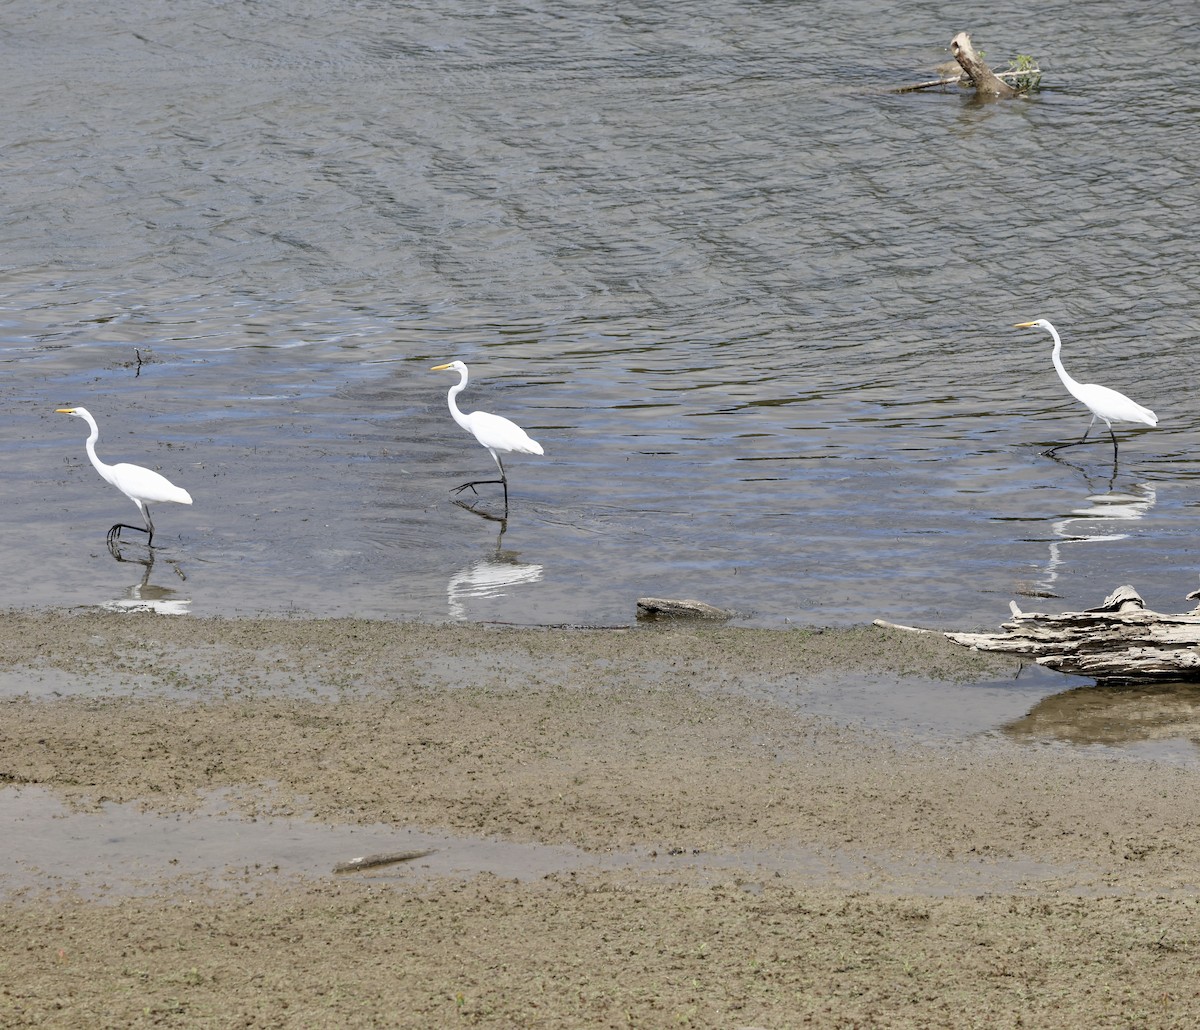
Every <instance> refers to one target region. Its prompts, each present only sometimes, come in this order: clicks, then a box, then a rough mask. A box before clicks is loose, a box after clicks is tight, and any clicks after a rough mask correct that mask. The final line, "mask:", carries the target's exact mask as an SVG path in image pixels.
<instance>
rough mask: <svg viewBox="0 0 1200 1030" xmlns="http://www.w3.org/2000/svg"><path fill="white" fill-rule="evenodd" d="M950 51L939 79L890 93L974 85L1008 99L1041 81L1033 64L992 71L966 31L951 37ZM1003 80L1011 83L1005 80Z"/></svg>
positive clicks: (981, 92) (989, 94)
mask: <svg viewBox="0 0 1200 1030" xmlns="http://www.w3.org/2000/svg"><path fill="white" fill-rule="evenodd" d="M950 52H951V53H952V54H953V55H954V62H952V63H950V64H946V65H942V66H941V67H940V68H937V69H936V71H937V72H938V78H936V79H930V80H928V81H926V82H914V83H913V84H912V85H909V86H900V87H899V88H897V89H894V90H892V92H893V93H913V92H916V91H917V90H920V89H933V88H934V87H936V86H968V87H973V88H974V89H975V90H976V92H977V93H978V94H979V95H980V96H985V97H1005V98H1007V97H1017V96H1020V95H1021V94H1022V93H1026V92H1028V90H1029V88H1030V84H1032V83H1035V82H1038V81H1040V80H1041V74H1042V73H1041V69H1040V68H1038V67H1037V66H1036V65H1032V66H1030V67H1023V68H1012V69H1009V70H1008V71H1002V72H994V71H992V69H991V68H989V67H988V66H987V64H986V63H985V62H984V60H983V58H982V57H980V56H979V53H978V52H977V51H976V50H975V47H974V46H972V45H971V37H970V36H969V35H967V33H965V32H960V33H959V34H958V35H957V36H955V37H954V38H953V39H952V40H950ZM1023 60H1028V59H1027V58H1025V59H1023ZM1006 79H1011V80H1012V82H1006V81H1005V80H1006Z"/></svg>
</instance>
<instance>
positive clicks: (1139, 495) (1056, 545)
mask: <svg viewBox="0 0 1200 1030" xmlns="http://www.w3.org/2000/svg"><path fill="white" fill-rule="evenodd" d="M1156 500H1157V494H1156V493H1155V490H1154V486H1153V484H1151V483H1138V484H1137V485H1136V486H1134V487H1132V488H1131V489H1129V490H1128V491H1124V490H1111V491H1109V492H1108V493H1104V494H1091V495H1089V496H1088V498H1087V502H1086V507H1082V508H1076V509H1074V510H1073V511H1072V512H1071V513H1070V514H1069V515H1067V516H1065V517H1063V518H1059V519H1056V520H1055V521H1054V523H1053V524H1052V525H1051V529H1052V530H1053V532H1054V538H1053V539H1051V540H1050V541H1049V547H1050V556H1049V558H1048V559H1047V561H1046V565H1045V568H1044V570H1043V572H1042V579H1041V582H1040V583H1039V584H1038V589H1039V590H1040V591H1041V592H1043V593H1048V594H1052V593H1053V592H1054V584H1055V581H1056V580H1057V579H1058V575H1059V569H1060V566H1062V565H1063V564H1065V563H1066V561H1067V558H1066V556H1065V554H1064V548H1065V547H1067V546H1072V545H1076V544H1103V543H1115V542H1116V541H1118V540H1125V539H1127V538H1128V537H1129V535H1130V534H1129V532H1128V531H1126V532H1114V530H1115V529H1116V528H1117V527H1116V526H1113V525H1112V523H1129V522H1134V521H1136V520H1138V519H1140V518H1142V517H1143V516H1145V514H1146V513H1147V512H1148V511H1150V509H1151V508H1153V507H1154V503H1155V501H1156ZM1068 553H1069V552H1068Z"/></svg>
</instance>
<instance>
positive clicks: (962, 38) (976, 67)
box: [950, 32, 1017, 97]
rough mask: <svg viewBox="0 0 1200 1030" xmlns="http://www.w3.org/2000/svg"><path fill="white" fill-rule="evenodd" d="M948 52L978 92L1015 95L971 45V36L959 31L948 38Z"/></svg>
mask: <svg viewBox="0 0 1200 1030" xmlns="http://www.w3.org/2000/svg"><path fill="white" fill-rule="evenodd" d="M950 53H952V54H953V55H954V59H955V60H956V61H957V62H958V63H959V64H960V65H961V66H962V70H963V71H964V72H966V73H967V76H968V77H969V78H970V79H971V81H972V82H974V83H975V88H976V89H977V90H978V91H979V92H980V93H984V94H986V95H987V96H992V97H1015V96H1016V95H1017V91H1016V90H1015V89H1013V88H1012V86H1010V85H1009V84H1008V83H1007V82H1004V81H1002V80H1001V79H1000V78H998V77H997V75H996V73H995V72H994V71H992V69H991V68H989V67H988V66H987V65H986V64H984V62H983V58H982V57H980V56H979V55H978V54H977V53H976V52H975V48H974V47H973V46H971V37H970V36H968V35H967V34H966V33H965V32H960V33H959V34H958V35H957V36H955V37H954V38H953V39H952V40H950Z"/></svg>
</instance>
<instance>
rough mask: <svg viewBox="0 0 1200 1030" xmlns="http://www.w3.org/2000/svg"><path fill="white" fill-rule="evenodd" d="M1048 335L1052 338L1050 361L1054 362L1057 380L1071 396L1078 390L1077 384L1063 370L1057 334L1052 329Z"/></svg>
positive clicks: (1060, 347) (1060, 342)
mask: <svg viewBox="0 0 1200 1030" xmlns="http://www.w3.org/2000/svg"><path fill="white" fill-rule="evenodd" d="M1050 335H1051V336H1053V337H1054V353H1053V354H1051V355H1050V360H1051V361H1053V362H1054V368H1055V370H1056V371H1057V372H1058V378H1059V379H1061V380H1062V381H1063V386H1065V387H1066V388H1067V390H1068V391H1070V392H1071V393H1072V394H1074V393H1075V392H1076V390H1078V389H1079V384H1078V383H1077V382H1075V380H1074V379H1072V378H1071V377H1070V376H1069V375H1067V370H1066V369H1065V368H1063V363H1062V340H1060V339H1059V338H1058V333H1056V332H1055V331H1054V330H1053V329H1051V330H1050Z"/></svg>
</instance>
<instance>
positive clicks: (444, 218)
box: [0, 0, 1200, 628]
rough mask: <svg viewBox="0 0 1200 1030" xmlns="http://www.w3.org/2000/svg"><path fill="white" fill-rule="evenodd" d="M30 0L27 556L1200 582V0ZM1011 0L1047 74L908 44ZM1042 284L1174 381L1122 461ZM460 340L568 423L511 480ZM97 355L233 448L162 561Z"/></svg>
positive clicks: (23, 202) (573, 617)
mask: <svg viewBox="0 0 1200 1030" xmlns="http://www.w3.org/2000/svg"><path fill="white" fill-rule="evenodd" d="M6 23H7V32H6V34H5V38H4V39H3V40H0V48H2V50H3V58H4V59H3V61H2V62H0V81H3V82H4V85H5V86H6V87H7V88H6V89H5V96H6V98H8V99H7V102H6V104H5V106H4V109H3V110H2V111H0V124H2V126H3V129H4V133H5V138H6V140H7V141H8V143H7V146H6V158H7V175H6V203H5V205H4V206H3V208H2V209H0V224H2V225H3V229H4V239H5V248H4V253H3V258H2V273H0V363H2V364H3V373H4V374H3V377H2V380H0V390H3V400H4V403H3V405H0V475H3V478H4V483H5V497H6V504H5V505H4V506H3V509H0V512H2V513H0V519H2V520H3V524H4V529H5V537H6V539H7V540H8V541H9V546H8V547H7V548H5V549H4V551H3V553H0V604H3V605H6V606H10V607H11V606H17V607H23V606H29V605H69V606H77V605H78V606H97V605H113V606H119V607H138V606H142V607H154V608H157V609H158V610H163V611H169V612H176V613H182V612H193V613H197V614H213V613H217V614H242V613H250V612H264V611H265V612H290V611H296V612H304V613H315V614H320V615H331V614H361V615H368V616H376V617H386V618H393V617H394V618H421V619H446V618H451V619H468V620H504V621H513V622H518V623H601V624H604V623H621V622H628V621H630V620H631V619H632V618H633V613H634V602H635V600H636V598H637V597H638V596H640V595H645V594H654V595H658V596H664V595H665V596H676V597H679V596H694V597H700V598H702V599H704V600H707V601H710V602H712V603H715V604H719V605H724V606H728V607H733V608H736V609H738V610H740V611H743V612H745V613H746V614H747V618H748V620H749V621H752V622H757V623H760V624H768V625H779V624H783V623H784V622H786V621H793V622H812V623H821V624H840V623H854V622H862V621H866V620H869V619H872V618H876V617H882V618H886V619H890V620H893V621H897V622H904V623H917V624H925V625H936V626H939V627H944V628H970V627H975V626H980V625H985V626H993V625H995V624H996V623H998V622H999V621H1002V620H1003V619H1004V618H1005V617H1006V616H1007V612H1008V601H1009V599H1010V598H1012V597H1017V598H1018V599H1020V603H1021V606H1022V608H1025V609H1037V608H1043V607H1044V608H1047V609H1063V608H1077V607H1084V606H1088V605H1091V604H1094V603H1098V602H1099V601H1100V600H1101V599H1102V598H1103V596H1104V595H1105V594H1106V593H1108V592H1109V591H1110V590H1111V589H1112V588H1113V587H1115V586H1117V585H1119V584H1121V583H1125V582H1130V583H1133V584H1134V585H1135V586H1137V587H1138V589H1139V590H1140V591H1141V592H1142V593H1143V595H1144V596H1145V597H1146V599H1147V601H1148V602H1149V603H1150V604H1151V606H1154V607H1159V608H1162V609H1177V608H1178V606H1180V605H1182V604H1184V603H1185V602H1183V595H1184V594H1186V593H1187V592H1188V591H1189V590H1191V589H1193V588H1194V587H1195V586H1196V585H1197V583H1196V578H1197V568H1196V566H1195V564H1194V561H1193V557H1192V556H1193V550H1194V549H1193V545H1192V539H1193V535H1194V525H1193V511H1194V508H1195V506H1196V504H1197V502H1198V500H1200V493H1198V486H1197V474H1198V472H1200V465H1198V464H1197V462H1196V460H1195V458H1194V457H1193V451H1194V447H1193V442H1194V436H1195V430H1196V428H1197V417H1196V415H1195V414H1194V411H1193V405H1192V404H1191V403H1190V394H1191V388H1192V377H1191V371H1192V362H1193V359H1192V354H1191V345H1192V341H1193V339H1194V338H1195V336H1196V328H1197V324H1198V321H1200V319H1198V311H1197V301H1196V296H1197V291H1196V285H1197V282H1198V280H1200V263H1198V261H1197V258H1196V256H1195V247H1194V240H1195V238H1196V236H1197V226H1196V219H1197V215H1196V213H1195V212H1196V205H1195V197H1194V193H1195V186H1194V184H1195V182H1196V180H1197V178H1198V174H1197V173H1198V171H1200V169H1198V165H1200V140H1198V139H1197V136H1196V134H1195V132H1194V131H1193V126H1192V121H1193V119H1192V117H1191V108H1192V106H1193V98H1194V96H1195V94H1196V86H1197V83H1196V81H1195V79H1196V76H1197V73H1196V70H1195V67H1194V62H1193V60H1192V58H1191V54H1192V53H1193V51H1194V48H1195V44H1196V43H1197V42H1200V15H1198V14H1197V12H1196V10H1195V9H1194V8H1193V6H1192V5H1186V4H1183V3H1161V4H1155V5H1152V6H1150V7H1145V8H1139V12H1138V13H1132V14H1131V13H1130V12H1129V8H1128V5H1125V4H1119V3H1116V2H1101V3H1096V4H1089V5H1086V6H1083V5H1078V4H1068V3H1065V2H1063V3H1052V4H1050V5H1049V6H1046V5H1043V6H1041V7H1039V8H1037V9H1036V10H1034V9H1031V8H1027V7H1025V6H1022V5H1016V4H1009V3H1002V4H1000V5H999V6H998V7H993V8H991V9H989V11H988V13H987V15H986V17H981V20H979V21H978V22H976V23H974V24H971V25H967V26H964V25H963V24H962V23H961V10H960V9H959V8H956V7H952V6H951V5H943V4H926V5H921V6H920V7H919V8H917V9H912V8H897V7H896V6H895V5H885V4H878V3H868V2H851V3H838V4H833V3H830V2H818V3H814V4H803V5H784V4H777V3H761V4H754V5H745V4H733V3H727V2H721V0H718V2H716V3H715V4H714V3H708V4H703V5H700V4H693V3H676V4H671V5H661V6H657V5H650V6H647V5H646V4H644V3H639V4H617V5H615V6H613V5H610V6H609V7H606V8H605V9H604V10H603V11H594V10H590V9H583V8H579V7H578V6H577V5H568V4H561V3H534V4H530V5H525V6H512V5H500V6H495V5H493V6H487V7H484V6H480V5H474V4H466V3H449V4H446V3H439V4H426V5H404V6H402V7H400V6H393V5H391V4H386V3H362V4H356V5H350V6H341V5H327V4H321V3H316V2H309V3H305V4H300V5H298V6H297V5H286V7H285V6H283V5H273V4H256V5H246V6H243V5H232V4H227V5H220V6H218V7H213V6H212V5H207V4H205V5H201V4H195V3H191V2H186V0H185V2H184V3H179V4H173V5H170V6H169V7H167V8H161V9H160V8H155V9H153V10H151V11H147V10H146V9H145V8H144V5H140V4H133V3H128V2H127V3H117V4H113V5H103V9H94V10H88V11H86V12H80V11H78V10H77V9H76V7H75V6H74V5H72V7H71V8H70V15H69V17H68V16H67V9H66V8H65V7H61V5H58V4H54V3H50V4H38V5H24V6H23V7H18V8H15V9H14V8H10V9H9V10H8V11H7V17H6ZM964 27H965V28H968V29H969V30H970V31H971V32H972V34H973V36H974V39H975V42H976V45H977V46H978V47H980V48H982V49H984V50H986V51H987V53H988V59H989V60H990V61H992V62H993V63H995V64H997V65H1000V66H1003V64H1004V63H1005V58H1007V57H1008V56H1009V55H1013V56H1015V54H1016V53H1018V52H1027V53H1032V54H1033V55H1034V56H1036V57H1037V58H1038V59H1039V61H1040V62H1041V64H1042V67H1043V69H1044V71H1045V85H1046V89H1045V90H1044V91H1043V92H1042V93H1041V94H1039V95H1038V96H1036V97H1034V98H1031V99H1028V100H1023V101H1019V102H1010V103H991V104H978V103H975V102H973V101H972V100H971V99H969V98H967V97H965V96H960V95H949V94H911V95H904V96H897V95H889V94H887V93H886V92H884V90H885V89H886V88H887V87H889V86H893V85H899V84H902V83H905V82H911V81H916V80H919V79H921V78H924V77H925V76H926V72H927V68H928V66H930V65H933V64H936V63H939V62H941V61H944V60H946V59H948V58H947V54H946V51H945V46H946V43H947V42H948V40H949V38H950V37H951V36H952V35H953V34H954V33H955V32H957V31H959V30H960V29H962V28H964ZM863 40H868V41H870V43H869V46H866V47H865V48H864V46H863V43H862V41H863ZM1037 317H1047V318H1049V319H1051V320H1052V321H1054V322H1056V323H1057V324H1058V326H1059V328H1060V330H1061V331H1062V333H1063V335H1064V348H1065V349H1064V360H1065V362H1066V364H1067V367H1068V369H1070V370H1071V371H1072V372H1073V373H1074V374H1075V376H1076V377H1077V378H1078V379H1080V380H1082V381H1091V380H1096V379H1098V380H1101V381H1103V382H1104V383H1106V384H1107V385H1110V386H1112V387H1115V388H1117V389H1121V390H1123V391H1126V392H1128V393H1130V394H1131V395H1133V396H1134V397H1135V399H1137V400H1138V401H1140V402H1141V403H1143V404H1146V405H1148V406H1149V407H1151V408H1153V409H1155V411H1157V412H1158V414H1159V416H1160V419H1161V423H1160V427H1159V428H1158V429H1156V430H1139V431H1134V432H1131V431H1123V432H1122V433H1121V440H1122V445H1121V451H1120V461H1119V464H1118V465H1117V466H1116V468H1115V469H1114V466H1113V462H1112V454H1111V448H1110V447H1106V446H1105V445H1103V444H1099V445H1096V446H1088V447H1083V448H1078V449H1074V450H1069V451H1066V452H1064V453H1063V454H1062V456H1061V457H1062V458H1063V459H1064V460H1060V461H1056V460H1053V459H1051V458H1047V457H1043V456H1041V455H1040V453H1039V451H1040V450H1041V449H1044V448H1045V447H1047V446H1049V445H1051V444H1054V443H1058V442H1062V441H1064V440H1069V439H1073V438H1075V437H1077V436H1079V435H1080V434H1081V433H1082V432H1083V429H1084V428H1085V426H1086V425H1087V419H1088V415H1087V413H1086V412H1084V411H1083V409H1082V408H1079V407H1077V406H1076V405H1075V404H1074V403H1073V402H1072V401H1071V400H1070V398H1068V397H1067V396H1066V394H1065V391H1064V390H1063V388H1062V386H1061V384H1060V383H1059V381H1058V379H1057V377H1056V375H1055V374H1054V372H1053V369H1052V368H1051V365H1050V360H1049V352H1050V347H1049V340H1048V339H1047V338H1046V336H1045V334H1043V333H1041V332H1039V331H1033V330H1016V329H1013V328H1011V325H1012V323H1014V322H1016V321H1023V320H1027V319H1033V318H1037ZM456 357H457V358H462V359H463V360H465V361H467V362H468V363H469V364H470V365H471V366H472V370H473V373H474V379H473V382H472V384H471V386H470V387H469V388H468V391H467V393H466V394H465V395H464V398H463V405H464V408H467V409H468V410H470V409H471V408H474V407H476V406H478V407H480V408H483V409H485V410H492V411H497V412H500V413H502V414H505V415H507V416H509V417H511V418H513V419H515V420H516V421H518V422H519V423H521V424H522V425H523V426H524V427H525V428H527V429H528V430H529V431H530V433H531V435H532V436H534V437H535V438H536V439H538V440H540V441H541V443H542V444H543V445H544V447H545V450H546V455H545V457H543V458H534V457H515V458H513V459H512V460H511V462H510V463H509V466H508V467H509V471H510V488H511V493H512V503H511V510H510V513H509V518H508V520H507V522H506V523H499V522H496V521H492V520H490V519H488V518H485V517H480V514H479V513H475V512H472V511H469V510H466V509H464V508H462V507H459V506H457V505H455V504H454V499H453V497H452V495H450V493H449V490H448V488H449V487H451V486H454V485H456V484H458V483H460V482H462V481H463V480H465V479H467V478H472V477H479V476H481V475H486V474H487V473H488V471H489V468H490V459H489V458H488V456H487V454H486V453H485V452H484V451H483V450H482V449H481V448H479V447H478V446H477V445H476V444H475V443H474V441H472V440H471V439H470V438H469V437H468V436H467V435H466V434H465V433H463V432H462V431H461V430H460V429H459V428H458V427H457V426H455V425H454V424H453V423H452V422H451V421H450V418H449V415H448V413H447V412H446V410H445V391H446V389H447V387H448V386H449V385H450V384H451V382H452V381H453V380H452V377H449V376H448V375H447V374H446V373H431V372H429V371H428V369H429V367H430V366H431V365H433V364H437V363H440V362H442V361H447V360H450V359H452V358H456ZM64 405H85V406H87V407H88V408H90V409H91V410H92V412H93V413H94V414H95V415H96V416H97V417H98V419H99V421H100V424H101V429H102V436H101V441H100V446H99V450H100V453H101V456H102V457H105V458H107V459H108V460H110V461H119V460H121V461H124V460H127V461H135V462H138V463H144V464H148V465H151V466H153V467H155V468H158V469H160V470H161V471H163V472H164V473H165V474H167V475H168V476H169V477H170V478H171V479H172V480H174V481H175V482H177V483H179V484H181V485H183V486H185V487H186V488H187V489H189V490H190V491H191V493H192V494H193V496H194V497H195V504H194V506H193V507H191V508H182V507H176V506H171V505H163V506H161V507H159V508H158V509H156V510H155V512H154V515H155V520H156V525H157V527H158V531H159V535H158V536H157V537H156V544H157V545H159V546H158V548H157V551H156V561H155V563H154V565H153V567H152V568H146V567H144V566H143V565H140V564H136V563H117V562H114V560H113V557H112V556H111V555H110V554H109V553H108V551H107V549H106V548H105V546H104V534H105V531H106V530H107V528H108V526H109V525H110V524H111V523H113V522H115V521H117V520H118V519H120V520H132V521H136V512H135V511H134V509H133V508H132V506H131V505H130V504H128V502H127V501H126V500H125V499H124V498H122V497H120V495H118V494H117V493H116V492H115V491H114V490H112V489H111V488H110V487H108V486H106V485H105V484H104V483H102V482H101V481H100V479H99V478H98V477H97V476H96V474H95V472H94V471H93V470H92V469H91V468H90V467H89V466H88V463H87V459H86V457H85V456H84V453H83V438H84V436H85V433H84V432H83V430H84V428H85V427H84V426H83V425H82V423H80V422H78V421H76V420H73V419H69V418H67V417H65V416H61V415H55V414H54V408H56V407H60V406H64ZM483 490H484V491H488V490H491V491H493V492H491V493H485V494H484V495H483V496H481V497H479V498H469V499H470V500H472V501H475V500H478V511H479V512H482V513H483V514H484V515H493V516H494V515H498V514H500V513H501V512H502V505H501V503H500V499H499V496H498V495H497V493H496V492H495V488H487V487H485V488H483ZM468 496H469V495H468ZM502 529H503V533H502V532H501V530H502ZM145 553H146V552H145V549H144V548H141V547H139V546H138V545H137V543H136V534H134V535H133V536H132V537H131V538H130V540H129V543H128V545H127V546H126V547H125V548H124V550H123V552H122V555H123V557H125V558H127V559H137V558H139V557H141V558H144V556H145ZM1029 594H1033V595H1041V594H1049V595H1054V596H1052V597H1048V598H1047V599H1046V600H1045V601H1032V600H1030V599H1029V597H1028V596H1027V595H1029Z"/></svg>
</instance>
